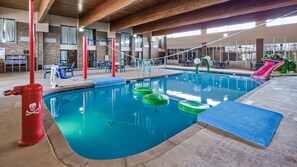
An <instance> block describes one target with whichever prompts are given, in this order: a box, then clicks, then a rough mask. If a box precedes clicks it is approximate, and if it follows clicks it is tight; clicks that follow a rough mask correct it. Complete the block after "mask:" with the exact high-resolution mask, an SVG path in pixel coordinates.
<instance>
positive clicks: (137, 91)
mask: <svg viewBox="0 0 297 167" xmlns="http://www.w3.org/2000/svg"><path fill="white" fill-rule="evenodd" d="M151 93H153V89H152V88H150V87H138V88H134V89H133V94H136V95H146V94H151Z"/></svg>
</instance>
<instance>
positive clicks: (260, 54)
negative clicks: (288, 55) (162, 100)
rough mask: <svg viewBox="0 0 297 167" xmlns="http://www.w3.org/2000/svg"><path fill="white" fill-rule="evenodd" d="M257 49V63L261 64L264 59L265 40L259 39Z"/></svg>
mask: <svg viewBox="0 0 297 167" xmlns="http://www.w3.org/2000/svg"><path fill="white" fill-rule="evenodd" d="M256 48H257V62H261V59H262V58H263V52H264V39H263V38H258V39H257V40H256Z"/></svg>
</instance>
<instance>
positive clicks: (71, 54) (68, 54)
mask: <svg viewBox="0 0 297 167" xmlns="http://www.w3.org/2000/svg"><path fill="white" fill-rule="evenodd" d="M60 63H68V64H72V63H75V65H74V68H76V67H77V51H76V50H61V51H60Z"/></svg>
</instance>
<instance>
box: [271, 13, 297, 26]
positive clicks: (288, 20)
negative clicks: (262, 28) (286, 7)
mask: <svg viewBox="0 0 297 167" xmlns="http://www.w3.org/2000/svg"><path fill="white" fill-rule="evenodd" d="M294 23H297V16H290V17H284V18H279V19H275V20H273V21H272V20H266V26H267V27H272V26H278V25H286V24H294Z"/></svg>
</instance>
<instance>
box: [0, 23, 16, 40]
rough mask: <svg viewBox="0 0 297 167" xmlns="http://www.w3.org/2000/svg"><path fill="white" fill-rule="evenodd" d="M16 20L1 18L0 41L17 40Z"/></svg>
mask: <svg viewBox="0 0 297 167" xmlns="http://www.w3.org/2000/svg"><path fill="white" fill-rule="evenodd" d="M15 34H16V26H15V20H13V19H4V18H0V41H2V42H16V35H15Z"/></svg>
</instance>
